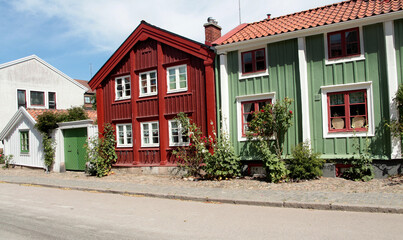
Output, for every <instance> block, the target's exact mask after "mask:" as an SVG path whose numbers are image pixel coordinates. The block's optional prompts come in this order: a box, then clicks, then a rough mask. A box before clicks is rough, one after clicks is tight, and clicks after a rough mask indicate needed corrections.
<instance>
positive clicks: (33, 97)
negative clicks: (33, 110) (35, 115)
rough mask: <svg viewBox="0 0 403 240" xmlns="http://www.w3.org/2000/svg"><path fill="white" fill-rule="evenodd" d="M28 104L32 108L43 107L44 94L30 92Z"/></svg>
mask: <svg viewBox="0 0 403 240" xmlns="http://www.w3.org/2000/svg"><path fill="white" fill-rule="evenodd" d="M30 103H31V105H33V106H45V93H44V92H39V91H31V92H30Z"/></svg>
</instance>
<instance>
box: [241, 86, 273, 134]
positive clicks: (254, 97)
mask: <svg viewBox="0 0 403 240" xmlns="http://www.w3.org/2000/svg"><path fill="white" fill-rule="evenodd" d="M265 99H267V100H271V103H272V104H274V103H275V102H276V93H275V92H269V93H263V94H254V95H246V96H238V97H236V110H237V132H238V141H239V142H243V141H247V140H248V138H247V137H245V136H242V127H243V126H242V118H243V116H242V103H243V102H250V101H259V100H265Z"/></svg>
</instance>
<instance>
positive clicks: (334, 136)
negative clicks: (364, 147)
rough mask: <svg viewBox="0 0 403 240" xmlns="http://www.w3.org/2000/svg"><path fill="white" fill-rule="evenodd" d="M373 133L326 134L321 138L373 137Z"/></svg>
mask: <svg viewBox="0 0 403 240" xmlns="http://www.w3.org/2000/svg"><path fill="white" fill-rule="evenodd" d="M373 136H375V135H374V134H373V133H369V132H366V131H361V132H327V133H325V134H324V136H323V138H351V137H373Z"/></svg>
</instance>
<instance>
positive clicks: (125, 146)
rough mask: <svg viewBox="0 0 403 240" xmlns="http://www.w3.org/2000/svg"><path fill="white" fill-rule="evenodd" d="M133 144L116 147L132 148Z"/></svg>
mask: <svg viewBox="0 0 403 240" xmlns="http://www.w3.org/2000/svg"><path fill="white" fill-rule="evenodd" d="M132 147H133V145H117V146H116V148H132Z"/></svg>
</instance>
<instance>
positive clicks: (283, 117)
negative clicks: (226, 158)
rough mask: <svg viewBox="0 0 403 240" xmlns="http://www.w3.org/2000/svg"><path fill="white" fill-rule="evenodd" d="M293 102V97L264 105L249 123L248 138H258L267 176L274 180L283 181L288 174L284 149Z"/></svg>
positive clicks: (290, 124)
mask: <svg viewBox="0 0 403 240" xmlns="http://www.w3.org/2000/svg"><path fill="white" fill-rule="evenodd" d="M291 103H292V99H289V98H284V99H283V100H281V101H280V100H278V101H277V102H276V103H274V104H268V105H266V106H264V107H263V108H262V109H261V110H260V111H256V112H255V113H254V117H253V119H252V120H251V121H250V122H249V125H248V128H249V134H248V138H249V139H250V140H257V142H256V141H255V143H256V144H257V145H258V149H260V153H261V155H262V157H263V159H264V162H265V166H266V172H267V176H268V178H269V180H270V181H272V182H278V181H281V180H282V179H284V178H285V177H286V175H287V169H286V167H285V164H284V160H283V149H284V140H285V137H286V134H287V131H288V129H289V128H290V127H291V126H292V116H293V112H292V111H291V110H289V108H290V106H291ZM273 140H274V141H273Z"/></svg>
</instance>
